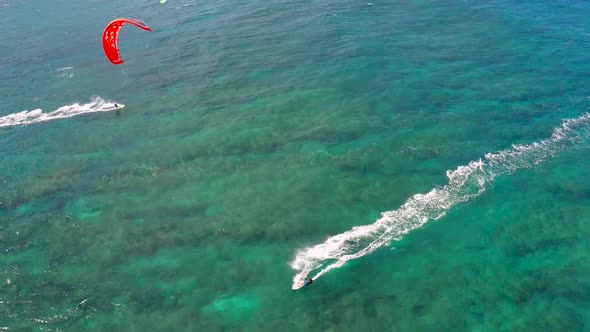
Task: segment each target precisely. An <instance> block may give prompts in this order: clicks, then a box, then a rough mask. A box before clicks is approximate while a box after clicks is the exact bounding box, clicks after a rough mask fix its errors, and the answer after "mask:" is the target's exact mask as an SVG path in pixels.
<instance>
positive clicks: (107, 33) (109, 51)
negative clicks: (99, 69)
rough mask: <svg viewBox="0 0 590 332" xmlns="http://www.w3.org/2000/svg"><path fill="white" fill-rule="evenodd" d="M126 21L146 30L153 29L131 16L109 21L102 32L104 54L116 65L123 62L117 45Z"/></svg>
mask: <svg viewBox="0 0 590 332" xmlns="http://www.w3.org/2000/svg"><path fill="white" fill-rule="evenodd" d="M126 23H129V24H132V25H135V26H136V27H138V28H140V29H142V30H145V31H152V29H151V28H150V27H149V26H148V25H147V24H145V22H143V21H140V20H134V19H131V18H118V19H116V20H113V21H112V22H111V23H109V25H107V27H106V28H105V29H104V32H103V33H102V48H103V49H104V54H105V55H106V56H107V58H108V59H109V61H111V62H112V63H113V64H114V65H120V64H122V63H123V60H122V59H121V56H120V55H119V48H118V47H117V38H118V37H119V30H121V27H123V25H124V24H126Z"/></svg>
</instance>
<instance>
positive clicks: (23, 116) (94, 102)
mask: <svg viewBox="0 0 590 332" xmlns="http://www.w3.org/2000/svg"><path fill="white" fill-rule="evenodd" d="M116 109H117V108H116V107H115V103H114V102H111V101H106V100H104V99H103V98H101V97H93V98H92V99H91V100H90V102H89V103H86V104H78V103H74V104H71V105H65V106H62V107H60V108H58V109H56V110H55V111H53V112H48V113H44V112H43V110H42V109H36V110H32V111H22V112H18V113H13V114H9V115H5V116H3V117H0V128H2V127H13V126H24V125H29V124H33V123H39V122H47V121H52V120H57V119H64V118H71V117H73V116H77V115H81V114H86V113H95V112H109V111H114V110H116Z"/></svg>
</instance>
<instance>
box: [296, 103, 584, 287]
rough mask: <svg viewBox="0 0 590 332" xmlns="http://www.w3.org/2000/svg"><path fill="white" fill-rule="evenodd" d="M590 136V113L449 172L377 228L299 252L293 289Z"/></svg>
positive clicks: (356, 229) (361, 229) (366, 227)
mask: <svg viewBox="0 0 590 332" xmlns="http://www.w3.org/2000/svg"><path fill="white" fill-rule="evenodd" d="M588 136H590V113H585V114H583V115H581V116H580V117H578V118H574V119H567V120H564V121H563V122H562V123H561V125H560V126H559V127H557V128H556V129H554V131H553V134H552V135H551V137H550V138H547V139H544V140H541V141H539V142H534V143H532V144H530V145H513V146H512V148H511V149H508V150H503V151H499V152H496V153H488V154H486V155H485V156H484V158H482V159H480V160H477V161H472V162H470V163H469V164H468V165H466V166H459V167H458V168H457V169H456V170H454V171H447V177H448V178H449V182H448V184H447V185H445V186H443V187H440V188H434V189H432V190H431V191H430V192H428V193H426V194H416V195H414V196H412V197H410V198H409V199H408V200H407V201H406V202H405V203H404V204H403V205H402V206H401V207H400V208H399V209H397V210H393V211H386V212H383V213H382V214H381V218H379V219H378V220H377V221H375V222H374V223H373V224H371V225H364V226H356V227H353V228H352V229H351V230H349V231H346V232H344V233H341V234H338V235H334V236H331V237H329V238H328V239H327V240H326V241H325V242H324V243H321V244H318V245H316V246H313V247H310V248H304V249H301V250H299V251H298V252H297V253H296V255H295V259H294V260H293V262H292V263H291V267H292V268H293V269H294V270H296V271H297V273H296V274H295V276H294V277H293V289H298V288H300V287H301V283H302V281H303V279H304V278H305V277H307V276H308V275H309V274H310V273H312V272H314V271H317V273H315V275H314V276H313V277H312V279H314V280H315V279H317V278H319V277H321V276H322V275H323V274H325V273H326V272H328V271H330V270H332V269H335V268H338V267H341V266H342V265H343V264H344V263H346V262H347V261H349V260H351V259H356V258H359V257H362V256H365V255H367V254H369V253H371V252H373V251H375V250H376V249H378V248H380V247H382V246H385V245H387V244H389V243H390V242H391V241H395V240H400V239H401V238H402V236H403V235H405V234H407V233H409V232H410V231H412V230H414V229H416V228H419V227H421V226H422V225H424V224H425V223H426V222H427V221H429V220H437V219H439V218H441V217H443V216H444V215H445V214H446V212H447V211H448V210H449V209H450V208H452V207H453V206H455V205H457V204H459V203H463V202H466V201H468V200H470V199H472V198H474V197H477V196H479V195H480V194H481V193H483V192H484V191H485V190H486V189H487V188H488V187H489V185H490V184H491V183H492V182H493V181H494V179H495V178H496V177H497V176H499V175H503V174H510V173H512V172H514V171H516V170H518V169H521V168H527V167H532V166H534V165H537V164H538V163H540V162H542V161H544V160H546V159H547V158H549V157H551V156H554V155H556V154H557V153H558V152H560V151H562V150H564V149H567V148H568V147H570V146H572V145H574V144H576V143H579V142H581V141H582V140H583V139H584V138H587V137H588Z"/></svg>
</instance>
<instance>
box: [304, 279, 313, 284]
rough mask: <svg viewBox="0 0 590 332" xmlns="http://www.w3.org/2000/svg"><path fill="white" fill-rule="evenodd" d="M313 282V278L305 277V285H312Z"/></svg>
mask: <svg viewBox="0 0 590 332" xmlns="http://www.w3.org/2000/svg"><path fill="white" fill-rule="evenodd" d="M312 283H313V279H311V278H309V277H305V279H303V286H307V285H311V284H312Z"/></svg>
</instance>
